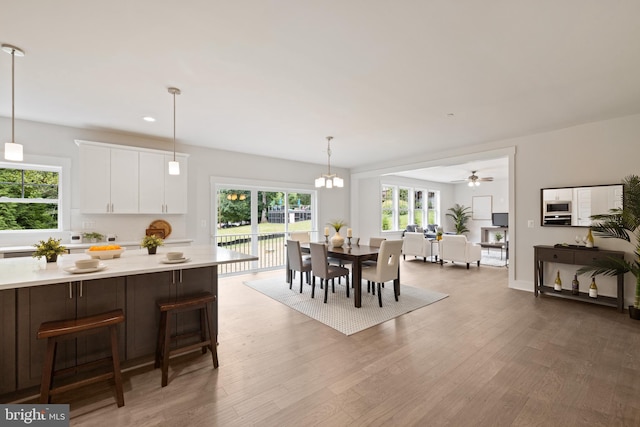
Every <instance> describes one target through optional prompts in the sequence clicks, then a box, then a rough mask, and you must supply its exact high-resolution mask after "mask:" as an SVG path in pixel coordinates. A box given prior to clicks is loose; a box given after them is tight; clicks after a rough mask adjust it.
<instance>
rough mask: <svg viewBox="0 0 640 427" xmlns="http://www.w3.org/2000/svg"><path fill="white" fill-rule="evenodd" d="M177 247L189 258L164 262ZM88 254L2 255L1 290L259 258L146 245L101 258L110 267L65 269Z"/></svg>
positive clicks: (206, 248)
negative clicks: (48, 257) (151, 249)
mask: <svg viewBox="0 0 640 427" xmlns="http://www.w3.org/2000/svg"><path fill="white" fill-rule="evenodd" d="M175 251H180V252H183V253H184V256H185V258H188V259H189V261H187V262H184V263H178V264H165V263H162V262H161V261H162V260H163V259H166V258H165V255H166V253H167V252H175ZM87 258H89V255H87V254H67V255H61V256H59V257H58V261H57V262H55V263H47V262H46V261H45V259H44V258H41V259H40V260H38V259H36V258H31V257H21V258H5V259H0V290H5V289H18V288H24V287H32V286H40V285H50V284H55V283H66V282H76V281H80V280H93V279H103V278H109V277H120V276H129V275H135V274H146V273H154V272H161V271H172V270H182V269H191V268H198V267H209V266H217V265H220V264H229V263H236V262H245V261H255V260H257V259H258V258H257V257H255V256H252V255H246V254H242V253H239V252H234V251H230V250H228V249H224V248H220V247H217V246H207V245H201V246H184V247H175V246H172V247H170V248H162V247H160V248H158V253H157V254H155V255H149V254H148V253H147V250H146V249H134V250H125V251H124V252H123V253H122V255H121V256H120V258H114V259H107V260H101V262H102V263H104V264H105V265H106V268H105V269H104V270H101V271H97V272H93V273H81V274H72V273H69V272H67V271H65V268H68V267H73V266H74V265H75V262H76V261H77V260H79V259H87Z"/></svg>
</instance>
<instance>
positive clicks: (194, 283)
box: [176, 267, 218, 345]
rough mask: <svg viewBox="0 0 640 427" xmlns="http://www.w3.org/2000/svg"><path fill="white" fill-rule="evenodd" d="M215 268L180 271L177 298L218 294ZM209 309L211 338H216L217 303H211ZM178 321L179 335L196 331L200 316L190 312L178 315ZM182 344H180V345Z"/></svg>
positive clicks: (195, 312) (196, 312)
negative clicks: (201, 293) (201, 294)
mask: <svg viewBox="0 0 640 427" xmlns="http://www.w3.org/2000/svg"><path fill="white" fill-rule="evenodd" d="M216 268H217V267H201V268H189V269H186V270H181V272H180V273H181V274H180V278H181V279H182V280H181V281H179V283H178V284H177V285H176V289H177V292H178V296H188V295H192V294H197V293H200V292H211V293H212V294H213V295H217V293H218V283H217V274H216V270H215V269H216ZM210 309H211V317H212V319H211V322H212V324H213V331H212V332H213V336H214V337H217V336H218V320H217V319H218V302H217V300H216V301H215V302H214V303H213V306H212V307H210ZM176 317H177V319H178V325H177V327H178V331H179V333H185V332H188V331H194V330H197V329H198V328H199V327H200V315H199V313H198V311H190V312H185V313H179V314H178V315H177V316H176ZM182 344H184V343H180V345H182Z"/></svg>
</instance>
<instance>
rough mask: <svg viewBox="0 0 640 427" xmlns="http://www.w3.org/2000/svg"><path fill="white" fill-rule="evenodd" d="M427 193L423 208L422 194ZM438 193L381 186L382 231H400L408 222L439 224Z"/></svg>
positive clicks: (419, 224)
mask: <svg viewBox="0 0 640 427" xmlns="http://www.w3.org/2000/svg"><path fill="white" fill-rule="evenodd" d="M425 194H426V195H427V201H426V203H427V205H426V209H425V201H424V195H425ZM439 197H440V193H439V192H438V191H431V190H429V191H426V190H422V189H416V188H405V187H396V186H393V185H383V186H382V197H381V202H382V211H381V214H382V224H381V229H382V231H401V230H405V229H406V228H407V225H409V224H417V225H418V226H421V227H424V226H426V225H427V224H439V223H438V220H439V215H438V212H439V206H440V198H439Z"/></svg>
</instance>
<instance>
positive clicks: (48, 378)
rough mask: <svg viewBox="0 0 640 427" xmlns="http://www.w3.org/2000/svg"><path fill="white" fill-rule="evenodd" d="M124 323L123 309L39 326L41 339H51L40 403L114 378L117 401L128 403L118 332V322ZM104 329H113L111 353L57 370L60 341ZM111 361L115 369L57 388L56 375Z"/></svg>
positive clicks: (121, 403) (48, 346) (44, 368)
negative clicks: (119, 354)
mask: <svg viewBox="0 0 640 427" xmlns="http://www.w3.org/2000/svg"><path fill="white" fill-rule="evenodd" d="M122 322H124V313H123V312H122V310H121V309H118V310H113V311H109V312H106V313H100V314H96V315H93V316H87V317H80V318H77V319H67V320H56V321H52V322H44V323H42V324H41V325H40V328H39V329H38V334H37V337H38V338H39V339H44V338H47V352H46V355H45V361H44V366H43V369H42V382H41V384H40V403H43V404H47V403H50V400H51V396H52V395H53V394H57V393H63V392H66V391H68V390H72V389H75V388H78V387H83V386H86V385H89V384H93V383H96V382H99V381H104V380H108V379H111V378H113V379H114V382H115V386H116V400H117V402H118V407H122V406H124V395H123V392H122V376H121V372H120V357H119V356H118V331H117V325H118V324H119V323H122ZM103 328H107V329H108V330H109V335H110V338H111V356H110V357H105V358H103V359H100V360H96V361H93V362H88V363H83V364H81V365H77V366H74V367H72V368H67V369H59V370H57V371H56V370H55V363H56V360H55V358H56V347H57V345H58V343H59V342H62V341H65V340H69V339H73V338H76V337H77V336H78V335H80V334H83V335H86V334H96V333H100V332H102V331H103ZM107 362H111V365H112V371H111V372H108V373H103V374H100V375H96V376H93V377H91V378H86V379H81V380H78V381H76V382H73V383H70V384H66V385H62V386H59V387H53V377H54V376H56V375H59V374H64V373H71V372H76V371H77V370H82V369H87V368H93V367H96V366H98V365H100V364H104V363H107Z"/></svg>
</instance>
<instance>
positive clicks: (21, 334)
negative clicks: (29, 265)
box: [17, 283, 76, 389]
mask: <svg viewBox="0 0 640 427" xmlns="http://www.w3.org/2000/svg"><path fill="white" fill-rule="evenodd" d="M17 307H18V388H19V389H22V388H26V387H31V386H34V385H38V384H40V380H41V379H42V364H43V361H44V354H45V351H46V348H47V340H46V339H43V340H39V339H38V338H37V337H36V334H37V333H38V328H39V327H40V324H41V323H42V322H48V321H52V320H62V319H71V318H73V317H75V314H76V299H75V295H74V286H73V284H71V283H60V284H56V285H43V286H34V287H31V288H21V289H18V304H17ZM74 364H75V341H74V340H69V341H65V342H63V343H60V344H59V345H58V349H57V353H56V369H62V368H68V367H70V366H73V365H74Z"/></svg>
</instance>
